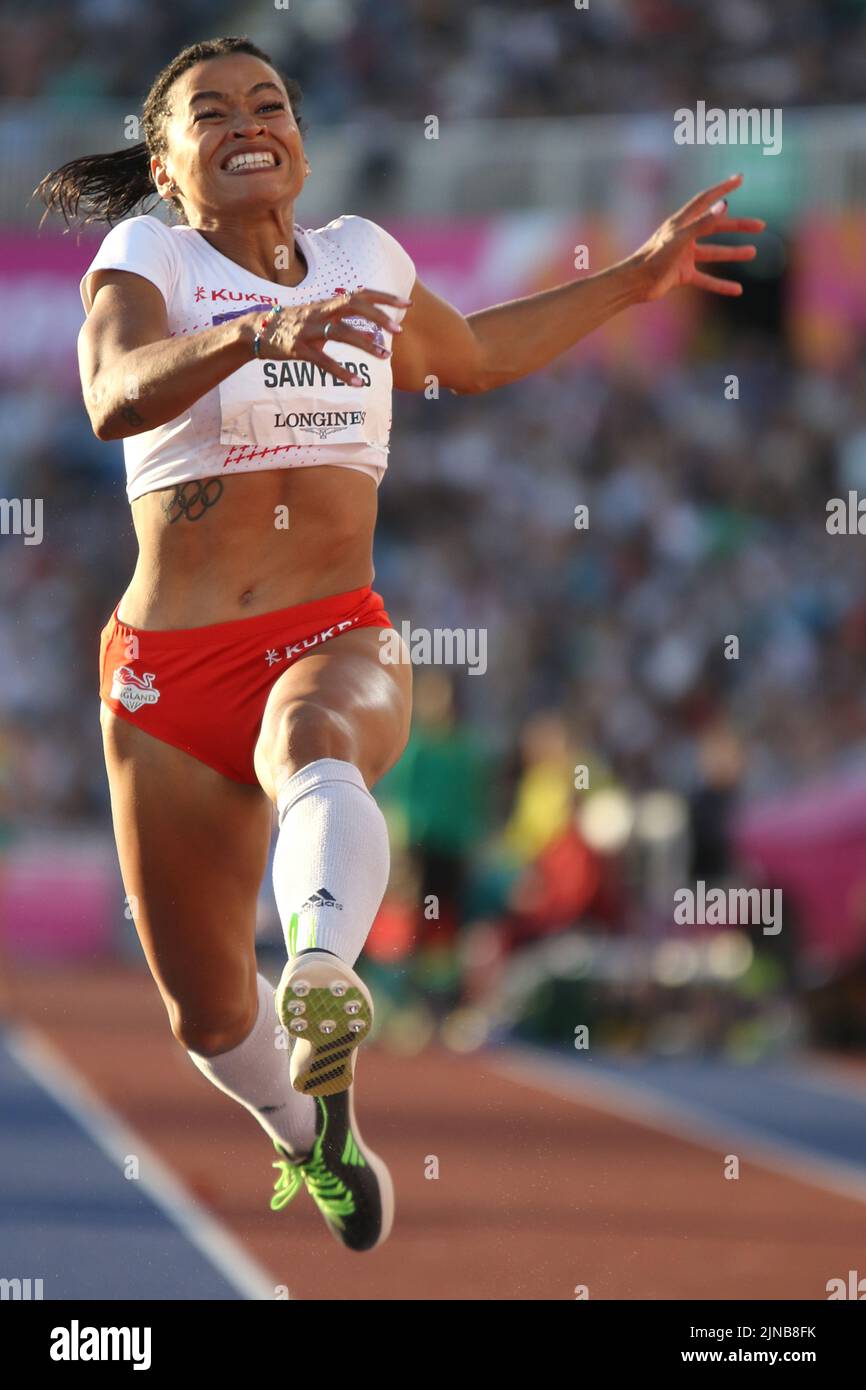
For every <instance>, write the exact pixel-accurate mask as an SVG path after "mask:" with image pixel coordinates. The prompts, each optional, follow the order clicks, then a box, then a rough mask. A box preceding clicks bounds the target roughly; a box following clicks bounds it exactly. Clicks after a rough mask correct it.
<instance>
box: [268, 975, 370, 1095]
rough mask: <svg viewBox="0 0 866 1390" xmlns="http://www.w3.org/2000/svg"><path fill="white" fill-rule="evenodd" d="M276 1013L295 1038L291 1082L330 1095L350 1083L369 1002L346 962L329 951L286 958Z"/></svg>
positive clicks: (366, 1032)
mask: <svg viewBox="0 0 866 1390" xmlns="http://www.w3.org/2000/svg"><path fill="white" fill-rule="evenodd" d="M276 1008H277V1017H278V1018H279V1020H280V1022H281V1023H282V1025H283V1027H284V1028H285V1029H286V1030H287V1031H288V1033H289V1035H290V1036H291V1037H292V1038H293V1039H294V1044H293V1047H292V1053H291V1059H290V1068H291V1077H292V1085H293V1086H294V1088H295V1090H296V1091H301V1092H302V1093H303V1094H304V1095H307V1096H334V1095H337V1094H338V1093H339V1092H340V1091H345V1090H347V1089H348V1087H349V1086H351V1084H352V1078H353V1076H354V1073H355V1057H356V1049H357V1048H358V1047H359V1046H360V1045H361V1043H362V1042H364V1040H365V1039H366V1038H367V1037H369V1034H370V1029H371V1028H372V1025H373V1000H372V998H371V995H370V991H369V990H368V989H367V986H366V985H365V984H364V982H363V980H361V979H360V977H359V976H358V975H356V974H355V971H354V970H353V969H352V967H351V966H350V965H347V964H346V963H345V961H342V960H340V959H339V958H338V957H337V956H332V955H330V954H329V953H328V952H327V951H306V952H304V954H303V955H300V956H295V957H294V959H293V960H290V961H289V962H288V963H287V965H286V967H285V969H284V971H283V974H282V978H281V980H280V983H279V986H278V988H277V993H276Z"/></svg>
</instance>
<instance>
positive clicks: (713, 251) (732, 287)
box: [630, 174, 767, 301]
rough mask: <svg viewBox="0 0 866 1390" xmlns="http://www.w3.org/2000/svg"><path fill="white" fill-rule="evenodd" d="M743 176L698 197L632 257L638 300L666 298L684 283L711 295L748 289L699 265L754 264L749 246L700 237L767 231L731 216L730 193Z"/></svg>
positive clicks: (758, 221) (754, 222) (756, 222)
mask: <svg viewBox="0 0 866 1390" xmlns="http://www.w3.org/2000/svg"><path fill="white" fill-rule="evenodd" d="M742 182H743V176H742V174H734V175H733V176H732V177H731V178H729V179H725V181H724V183H717V184H716V185H715V187H713V188H706V189H704V191H703V193H698V194H697V195H696V196H695V197H694V198H692V199H691V200H690V201H689V202H688V203H686V205H685V207H682V208H680V210H679V212H675V213H674V215H673V216H672V217H669V218H668V219H667V221H666V222H663V223H662V225H661V226H660V227H659V229H658V231H657V232H653V234H652V236H651V237H650V239H649V241H647V242H644V244H643V246H641V248H640V250H638V251H636V252H635V254H634V256H633V257H631V258H630V259H631V260H632V261H633V262H634V264H635V266H636V269H637V272H638V283H639V286H640V291H639V297H640V298H641V299H643V300H645V301H649V300H653V299H661V298H662V296H663V295H665V294H667V293H668V291H669V290H673V289H676V288H677V287H678V286H679V285H694V286H696V288H697V289H699V290H709V291H710V292H711V293H712V294H725V295H738V294H742V292H743V287H742V285H741V284H740V283H739V281H737V280H725V279H723V278H722V277H721V276H717V275H706V274H705V273H704V272H703V271H702V270H699V269H698V265H699V264H707V263H708V262H716V263H718V262H719V261H751V260H753V259H754V257H755V256H756V255H757V248H756V247H755V246H752V245H748V246H715V245H709V246H702V245H700V244H699V243H698V237H702V236H711V235H713V234H714V233H716V232H762V231H763V230H764V228H765V226H766V225H767V224H766V222H764V221H762V220H761V218H760V217H729V216H728V202H727V198H726V197H725V194H727V193H730V192H732V190H733V189H735V188H739V186H740V184H741V183H742Z"/></svg>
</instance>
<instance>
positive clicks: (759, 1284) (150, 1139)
mask: <svg viewBox="0 0 866 1390" xmlns="http://www.w3.org/2000/svg"><path fill="white" fill-rule="evenodd" d="M15 1000H16V1006H17V1011H18V1012H19V1015H20V1016H21V1018H22V1021H27V1022H29V1023H31V1024H33V1025H36V1026H38V1027H39V1028H40V1029H41V1030H42V1031H43V1032H44V1033H45V1034H46V1035H47V1037H48V1038H49V1040H50V1041H51V1043H52V1044H53V1045H54V1046H55V1047H56V1048H57V1049H58V1050H59V1051H60V1052H61V1053H62V1054H63V1055H64V1057H65V1058H66V1060H67V1061H68V1062H69V1063H70V1064H71V1065H72V1066H74V1067H75V1068H77V1069H78V1070H79V1071H80V1072H81V1074H82V1075H83V1076H84V1077H85V1079H86V1080H87V1082H88V1083H89V1084H90V1086H91V1087H92V1088H93V1089H94V1090H95V1091H96V1092H97V1093H98V1094H99V1095H100V1097H101V1098H102V1099H103V1100H104V1101H105V1102H106V1103H107V1104H108V1105H109V1106H111V1108H112V1109H113V1110H115V1111H116V1112H117V1113H118V1114H119V1115H120V1116H122V1117H123V1119H124V1120H125V1121H126V1122H127V1123H128V1124H129V1125H131V1126H132V1128H133V1129H135V1130H137V1131H138V1132H139V1133H140V1134H141V1136H142V1138H144V1139H145V1140H146V1141H147V1143H148V1144H149V1145H150V1146H151V1147H152V1148H153V1149H154V1150H155V1151H156V1152H157V1153H158V1154H159V1156H160V1157H161V1158H162V1159H163V1161H164V1162H166V1163H167V1164H168V1165H169V1166H170V1167H171V1168H173V1169H174V1170H175V1172H176V1173H177V1174H178V1176H179V1177H180V1178H181V1180H182V1181H184V1182H185V1183H186V1185H187V1186H188V1187H189V1188H190V1189H191V1190H192V1191H193V1192H194V1193H195V1194H196V1195H197V1196H198V1197H199V1198H200V1199H201V1200H203V1201H204V1202H205V1203H206V1204H207V1205H208V1206H209V1207H210V1208H211V1209H212V1211H213V1212H214V1213H215V1214H216V1215H217V1216H218V1217H219V1219H221V1220H222V1221H223V1222H224V1223H225V1225H226V1226H227V1227H229V1228H230V1229H231V1230H232V1232H233V1233H234V1234H235V1236H236V1237H238V1238H239V1239H240V1240H241V1241H242V1242H243V1243H244V1244H245V1246H246V1247H247V1248H248V1250H249V1251H250V1253H251V1254H252V1255H253V1256H254V1257H255V1258H256V1259H258V1260H259V1262H260V1263H261V1264H262V1265H264V1266H265V1267H266V1268H267V1269H268V1270H269V1271H272V1273H273V1278H274V1284H275V1285H281V1284H285V1285H287V1286H288V1288H289V1290H290V1293H291V1295H292V1297H294V1298H300V1299H376V1300H377V1299H434V1300H443V1299H569V1300H570V1299H573V1298H574V1296H575V1294H574V1290H575V1287H576V1286H577V1285H587V1286H588V1289H589V1296H590V1298H592V1299H614V1298H620V1299H689V1298H699V1299H769V1298H784V1299H824V1298H826V1292H825V1285H826V1282H827V1280H828V1279H829V1278H831V1277H835V1276H841V1277H845V1276H846V1275H847V1271H848V1270H849V1269H861V1270H862V1267H863V1260H864V1249H866V1206H864V1205H862V1204H860V1203H858V1202H856V1201H855V1200H853V1199H851V1200H849V1199H847V1198H844V1197H838V1196H834V1195H832V1194H829V1193H827V1192H824V1191H821V1190H820V1189H818V1188H814V1187H811V1186H810V1185H808V1184H806V1183H801V1182H798V1181H795V1180H793V1179H791V1178H789V1177H784V1176H780V1175H779V1174H776V1173H774V1172H771V1171H769V1170H767V1169H763V1168H760V1167H758V1166H756V1165H755V1164H754V1163H751V1162H750V1161H749V1157H748V1153H747V1152H744V1151H743V1146H742V1145H740V1146H739V1147H737V1146H736V1145H735V1146H733V1149H732V1151H733V1152H737V1153H739V1155H740V1159H741V1167H740V1174H741V1176H740V1180H739V1181H736V1182H732V1181H726V1180H725V1179H724V1178H723V1176H722V1173H723V1155H722V1154H721V1153H720V1152H718V1151H716V1150H711V1149H708V1148H705V1147H702V1146H698V1145H695V1144H691V1143H686V1142H683V1141H682V1140H680V1139H677V1138H674V1137H671V1136H668V1135H665V1134H662V1133H659V1132H657V1131H655V1130H653V1129H651V1128H648V1127H645V1126H643V1125H641V1124H637V1123H635V1122H634V1121H633V1120H628V1119H623V1118H619V1117H616V1116H614V1115H611V1114H607V1113H604V1112H602V1111H600V1110H597V1109H594V1108H593V1107H591V1106H588V1105H583V1104H575V1103H573V1102H571V1101H569V1100H564V1099H563V1100H560V1099H558V1098H557V1097H555V1096H551V1095H546V1094H543V1093H540V1092H536V1091H535V1090H534V1089H532V1088H531V1087H530V1086H527V1085H523V1084H519V1083H517V1082H514V1081H511V1080H508V1079H506V1078H504V1077H502V1076H500V1075H498V1074H497V1072H496V1070H495V1069H494V1067H493V1065H492V1061H491V1059H488V1058H487V1057H484V1056H480V1057H479V1056H474V1057H471V1058H466V1057H458V1056H455V1055H453V1054H450V1053H446V1052H443V1051H439V1050H432V1051H429V1052H427V1053H425V1054H423V1055H422V1056H420V1057H414V1058H410V1059H401V1058H399V1057H395V1056H393V1055H389V1054H387V1053H384V1052H382V1051H376V1050H375V1049H374V1048H370V1049H369V1050H367V1051H365V1052H364V1053H363V1054H362V1056H361V1058H360V1059H359V1065H358V1093H357V1094H358V1101H357V1108H358V1114H359V1120H360V1123H361V1127H362V1130H363V1133H364V1137H365V1139H366V1140H367V1141H368V1142H369V1143H372V1145H373V1146H374V1147H375V1148H376V1149H377V1150H378V1151H379V1152H381V1153H382V1155H383V1156H384V1157H385V1158H386V1159H387V1161H388V1163H389V1165H390V1167H391V1169H392V1172H393V1174H394V1179H395V1183H396V1188H397V1219H396V1224H395V1229H394V1234H393V1236H392V1238H391V1240H390V1241H389V1242H388V1244H387V1245H386V1246H385V1247H384V1248H383V1249H382V1250H380V1251H377V1252H375V1253H373V1254H372V1255H351V1254H348V1253H346V1252H344V1251H343V1250H341V1249H340V1248H339V1247H338V1246H337V1245H336V1244H335V1243H334V1241H333V1240H332V1239H331V1237H330V1236H329V1235H328V1233H327V1232H326V1230H325V1229H324V1227H323V1225H322V1223H321V1219H320V1218H319V1216H318V1213H317V1212H316V1210H315V1208H314V1207H313V1205H312V1203H311V1202H310V1201H309V1199H308V1198H307V1196H306V1194H301V1195H300V1196H299V1197H298V1199H297V1201H296V1202H295V1203H294V1204H293V1205H292V1206H291V1207H290V1208H289V1209H287V1210H286V1211H284V1212H282V1213H280V1214H274V1213H272V1212H270V1211H269V1209H268V1201H269V1197H270V1190H271V1183H272V1177H273V1173H272V1170H271V1168H270V1162H271V1158H272V1151H271V1149H270V1144H269V1141H268V1140H267V1139H266V1138H265V1137H264V1136H263V1134H262V1132H261V1131H260V1130H259V1129H258V1127H257V1126H256V1124H255V1122H254V1121H253V1120H252V1119H251V1117H250V1116H248V1115H247V1114H246V1113H245V1112H244V1111H243V1110H242V1109H241V1108H240V1107H238V1106H235V1105H233V1104H232V1102H231V1101H229V1100H228V1099H227V1098H225V1097H224V1096H221V1095H220V1094H219V1093H218V1092H217V1091H215V1090H214V1089H213V1088H211V1087H210V1086H209V1085H208V1083H207V1082H206V1081H205V1079H204V1078H203V1077H202V1076H200V1075H199V1073H198V1072H197V1071H196V1070H195V1068H194V1067H193V1066H192V1064H191V1063H190V1062H189V1061H188V1059H187V1058H186V1056H185V1055H184V1053H183V1052H182V1050H181V1049H180V1048H179V1047H178V1045H177V1044H176V1043H175V1042H174V1040H173V1039H172V1037H171V1034H170V1032H169V1030H168V1026H167V1022H166V1017H165V1013H164V1011H163V1008H162V1004H161V1002H160V1000H159V998H158V995H157V993H156V989H155V987H154V986H153V984H152V983H151V981H150V979H149V977H148V976H147V975H146V974H144V973H143V972H142V971H139V970H135V969H129V968H124V967H122V966H111V967H105V968H95V969H90V970H88V971H86V972H85V971H71V970H69V969H64V970H63V971H59V970H53V971H48V972H45V971H40V972H39V973H38V975H37V974H36V973H33V974H24V975H19V976H18V978H17V981H16V985H15ZM430 1155H435V1156H436V1157H437V1158H438V1160H439V1178H438V1179H437V1180H430V1179H426V1178H425V1176H424V1173H425V1163H426V1161H427V1158H428V1156H430ZM189 1296H190V1297H191V1298H195V1296H196V1294H195V1290H194V1289H190V1290H189Z"/></svg>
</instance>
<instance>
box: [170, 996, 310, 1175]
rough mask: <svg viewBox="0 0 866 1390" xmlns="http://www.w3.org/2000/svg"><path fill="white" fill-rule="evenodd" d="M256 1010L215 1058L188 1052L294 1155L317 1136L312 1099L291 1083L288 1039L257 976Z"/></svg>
mask: <svg viewBox="0 0 866 1390" xmlns="http://www.w3.org/2000/svg"><path fill="white" fill-rule="evenodd" d="M258 993H259V1012H258V1017H257V1018H256V1021H255V1023H254V1024H253V1030H252V1032H251V1033H248V1034H247V1036H246V1037H245V1038H244V1040H243V1042H241V1043H238V1045H237V1047H233V1048H232V1049H231V1051H229V1052H221V1053H219V1055H218V1056H216V1057H202V1056H200V1054H199V1053H197V1052H190V1053H189V1054H188V1055H189V1057H190V1059H191V1061H192V1062H194V1063H195V1065H196V1066H197V1067H198V1069H199V1071H200V1072H201V1073H202V1075H203V1076H206V1077H207V1079H208V1081H211V1082H213V1084H214V1086H216V1087H217V1089H218V1090H220V1091H222V1092H224V1094H225V1095H227V1096H231V1098H232V1100H236V1101H238V1102H239V1104H241V1105H243V1106H244V1108H245V1109H247V1110H249V1112H250V1114H251V1115H255V1117H256V1119H257V1120H258V1122H259V1124H260V1125H261V1126H262V1128H263V1129H265V1130H267V1132H268V1134H269V1135H270V1136H271V1138H272V1139H278V1140H279V1141H280V1142H281V1143H282V1144H284V1145H285V1146H286V1148H288V1149H290V1150H291V1151H292V1152H293V1153H295V1154H297V1155H298V1156H299V1157H300V1156H302V1155H304V1154H308V1153H309V1152H310V1151H311V1149H312V1147H313V1144H314V1143H315V1139H316V1102H315V1101H314V1100H313V1097H312V1096H303V1095H301V1094H300V1092H299V1091H296V1090H295V1089H294V1087H293V1086H292V1081H291V1076H290V1074H289V1053H290V1050H291V1044H292V1039H291V1038H289V1036H288V1034H287V1033H286V1030H285V1029H284V1028H283V1027H282V1025H281V1024H280V1021H279V1019H278V1018H277V1015H276V1011H275V1009H274V989H273V986H272V985H271V984H269V983H268V981H267V980H266V979H265V977H264V975H259V976H258Z"/></svg>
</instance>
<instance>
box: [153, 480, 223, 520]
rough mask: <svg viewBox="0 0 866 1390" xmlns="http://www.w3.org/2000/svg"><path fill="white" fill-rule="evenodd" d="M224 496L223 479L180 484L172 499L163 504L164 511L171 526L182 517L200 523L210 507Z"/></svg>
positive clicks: (168, 498)
mask: <svg viewBox="0 0 866 1390" xmlns="http://www.w3.org/2000/svg"><path fill="white" fill-rule="evenodd" d="M222 495H223V484H222V479H221V478H204V479H194V480H193V481H191V482H188V483H179V484H178V486H177V487H176V488H175V490H174V492H173V493H172V495H171V497H167V498H166V499H165V501H164V502H163V504H162V509H163V511H164V512H165V515H166V517H167V518H168V521H169V525H171V526H173V525H174V523H175V522H176V521H180V519H181V517H186V519H187V521H200V520H201V518H202V517H203V516H204V514H205V512H206V511H207V509H208V507H214V506H216V504H217V502H218V501H219V500H220V498H221V497H222Z"/></svg>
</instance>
